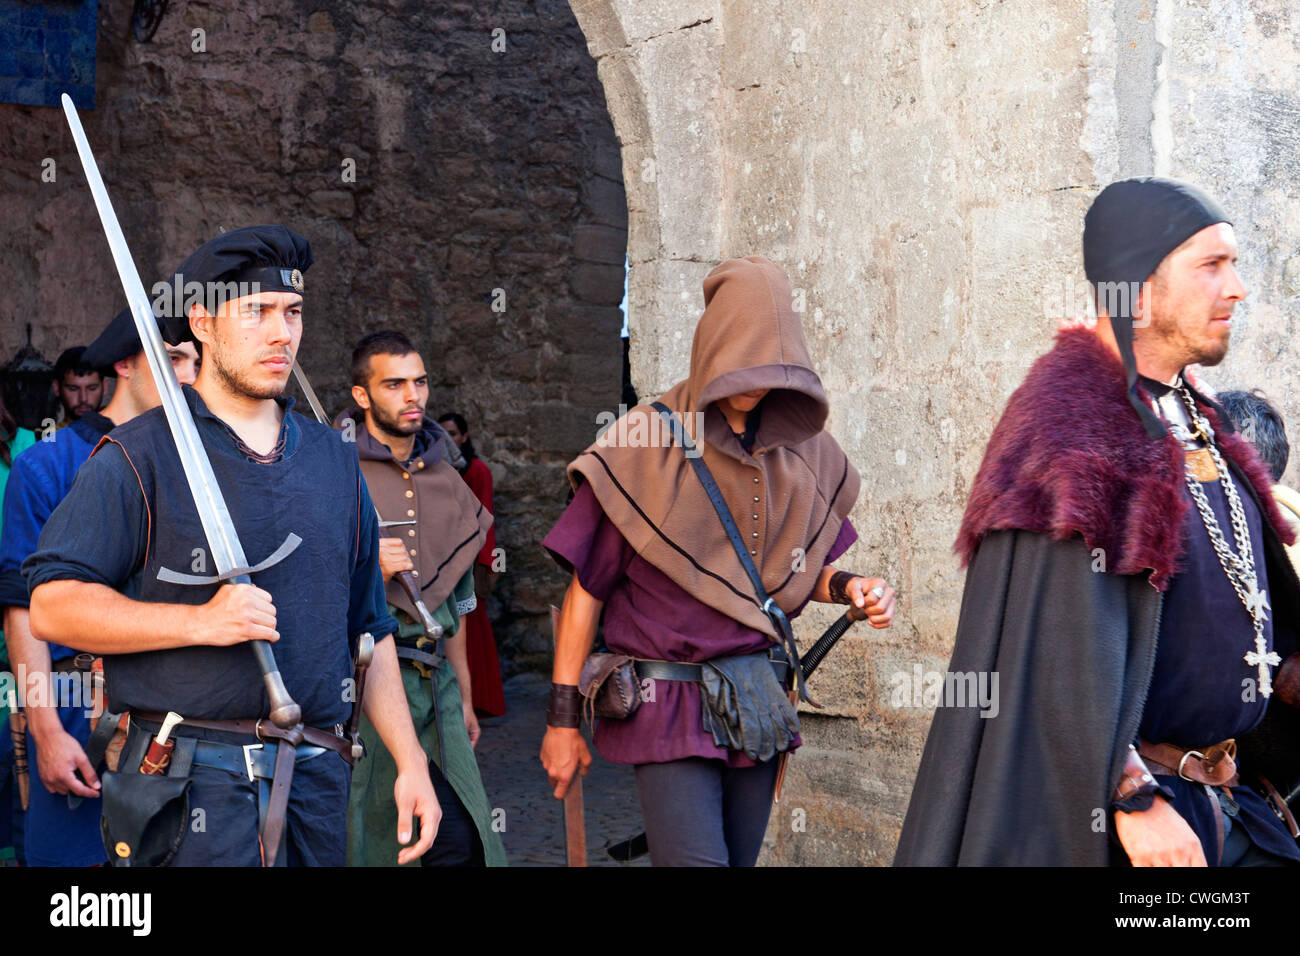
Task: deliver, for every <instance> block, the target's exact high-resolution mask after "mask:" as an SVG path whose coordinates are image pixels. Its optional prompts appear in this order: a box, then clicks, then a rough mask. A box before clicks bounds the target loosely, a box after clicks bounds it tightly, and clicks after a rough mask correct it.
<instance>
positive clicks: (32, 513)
mask: <svg viewBox="0 0 1300 956" xmlns="http://www.w3.org/2000/svg"><path fill="white" fill-rule="evenodd" d="M112 428H113V422H112V421H111V420H109V419H108V418H105V417H104V416H103V415H100V414H97V413H94V412H90V413H87V414H85V415H83V416H81V418H79V419H77V420H76V421H75V422H73V423H71V424H70V425H68V426H66V427H64V428H60V429H59V430H58V431H55V432H52V433H50V435H49V438H48V440H44V439H43V440H41V441H38V442H36V443H35V444H33V445H32V446H31V447H30V448H28V449H27V450H26V451H24V452H22V453H21V454H19V455H18V457H16V458H15V459H14V461H13V466H12V468H11V470H10V472H9V483H8V485H6V487H5V494H4V519H3V522H4V523H3V531H2V532H0V607H23V608H25V607H27V606H28V601H29V598H28V592H27V582H26V581H25V580H24V579H23V575H22V572H21V571H20V570H19V569H20V567H21V566H22V563H23V561H24V560H26V558H27V557H28V556H29V555H30V554H31V553H32V552H33V551H35V550H36V543H37V540H38V539H39V537H40V535H41V531H42V529H43V528H44V527H45V523H46V521H47V520H48V519H49V517H50V515H51V514H52V513H53V512H54V509H55V508H56V507H58V505H59V502H61V501H62V500H63V498H64V496H65V495H66V494H67V493H68V491H69V489H71V487H72V483H73V481H74V479H75V478H76V476H77V472H78V471H79V470H80V468H81V466H82V465H83V464H84V463H85V461H86V459H87V458H89V457H90V453H91V452H92V451H93V450H94V448H95V445H96V444H97V443H98V442H99V440H100V438H101V437H103V436H104V435H105V434H107V433H108V432H109V431H111V430H112ZM49 650H50V660H51V661H58V660H62V659H64V658H68V657H72V656H73V655H74V654H75V653H76V651H74V650H72V648H70V647H64V646H62V645H61V644H50V645H49ZM59 720H60V722H61V723H62V724H63V729H64V730H66V731H67V732H68V733H69V734H71V735H72V736H73V737H74V738H76V740H77V742H78V743H80V744H81V746H82V747H83V748H84V747H85V746H86V741H87V739H88V738H89V736H90V722H89V720H88V719H87V716H86V713H85V711H84V710H83V709H82V708H81V707H75V706H67V707H60V708H59ZM6 731H7V728H6ZM6 736H8V734H7V733H6ZM27 755H28V764H29V768H30V769H29V778H28V779H29V780H30V783H31V800H30V803H29V805H28V808H27V814H26V821H25V823H24V838H25V841H26V843H25V847H24V850H25V853H26V858H27V859H26V862H27V865H29V866H93V865H94V864H97V863H103V862H104V861H105V859H106V856H105V853H104V844H103V841H102V840H101V838H100V835H99V811H100V803H99V799H98V798H93V799H87V800H84V801H82V803H81V804H80V806H78V807H77V809H76V810H69V809H68V798H67V797H66V796H65V795H64V794H61V793H50V792H49V791H48V790H46V789H45V787H44V785H43V784H42V783H41V780H40V775H39V773H38V772H37V760H36V741H35V740H34V739H33V737H32V735H31V732H30V731H28V734H27Z"/></svg>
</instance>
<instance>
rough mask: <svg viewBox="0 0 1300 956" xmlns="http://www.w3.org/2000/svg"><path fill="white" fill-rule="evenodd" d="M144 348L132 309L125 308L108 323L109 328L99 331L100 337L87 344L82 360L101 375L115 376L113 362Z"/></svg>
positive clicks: (128, 356)
mask: <svg viewBox="0 0 1300 956" xmlns="http://www.w3.org/2000/svg"><path fill="white" fill-rule="evenodd" d="M142 348H144V346H143V345H141V344H140V333H139V332H137V331H136V328H135V321H134V320H133V319H132V318H131V310H130V309H129V308H128V309H123V310H122V311H121V312H119V313H117V315H115V316H114V317H113V321H112V322H110V323H108V328H106V329H104V331H103V332H100V333H99V338H97V339H95V341H93V342H91V343H90V344H89V345H87V346H86V350H85V351H84V352H82V353H81V361H82V364H85V365H89V366H90V367H91V368H93V369H96V370H97V371H98V372H99V374H100V375H103V376H105V377H106V378H115V377H117V372H116V371H114V370H113V363H114V362H120V361H121V360H122V359H124V358H130V357H131V356H132V355H134V354H135V353H136V352H139V351H140V350H141V349H142Z"/></svg>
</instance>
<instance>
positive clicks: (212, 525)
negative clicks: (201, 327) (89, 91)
mask: <svg viewBox="0 0 1300 956" xmlns="http://www.w3.org/2000/svg"><path fill="white" fill-rule="evenodd" d="M63 112H64V115H65V116H67V119H68V127H69V129H71V131H72V139H73V142H74V143H76V146H77V155H78V156H79V157H80V158H81V167H82V169H83V170H84V172H85V173H86V181H87V182H88V183H89V184H90V194H91V196H92V197H93V198H94V200H95V208H96V209H97V210H98V211H99V220H100V223H101V224H102V225H103V227H104V235H105V236H106V237H107V239H108V247H109V249H110V251H111V252H112V253H113V262H114V264H115V265H116V266H117V274H118V278H120V279H121V280H122V291H123V292H125V293H126V301H127V304H128V305H129V307H130V309H131V317H132V318H133V319H134V320H135V327H136V331H138V332H139V333H140V343H141V345H142V346H143V347H144V354H145V359H146V360H147V361H148V363H149V371H150V372H151V373H152V374H153V379H154V382H155V384H156V385H157V386H158V395H159V397H160V398H161V399H162V407H163V414H164V415H166V417H167V427H168V428H169V429H170V430H171V433H172V440H173V441H175V442H176V452H177V454H178V455H179V456H180V459H181V467H182V468H183V470H184V471H185V480H186V482H187V483H188V484H189V486H190V494H191V495H192V496H193V498H194V507H195V510H197V511H198V515H199V521H200V522H201V523H202V525H203V534H204V536H205V537H206V538H207V539H208V549H209V550H210V551H211V552H212V562H213V564H215V565H216V566H217V571H218V573H219V574H222V575H225V574H228V573H230V572H231V571H234V570H235V569H237V568H245V567H247V566H248V561H247V559H246V558H245V557H244V548H243V545H241V544H240V542H239V535H238V534H237V533H236V532H235V523H234V521H233V520H231V517H230V510H229V509H228V508H227V507H226V500H225V498H223V497H222V495H221V488H220V486H219V485H218V484H217V476H216V475H215V474H214V473H213V471H212V462H210V461H208V454H207V451H206V450H205V449H204V448H203V442H202V440H201V439H200V438H199V433H198V429H197V428H195V426H194V418H193V416H192V415H190V409H189V406H188V405H187V404H186V403H185V396H184V395H182V394H181V387H180V383H179V382H177V381H176V375H175V373H174V372H173V371H172V367H171V360H170V359H169V358H168V356H167V349H166V346H164V345H163V340H162V333H161V332H159V331H158V323H157V321H156V320H155V319H154V314H153V307H152V306H151V305H150V304H149V297H148V296H147V295H146V294H145V291H144V283H142V282H141V281H140V273H139V272H137V271H136V268H135V261H134V260H133V259H132V258H131V251H130V249H128V248H127V245H126V236H124V235H123V234H122V226H121V224H119V223H118V221H117V213H116V212H114V211H113V204H112V202H111V201H110V200H109V198H108V190H107V189H105V188H104V179H103V177H102V176H100V174H99V166H98V164H97V163H96V162H95V154H94V153H93V152H91V149H90V142H89V141H88V140H87V139H86V131H85V130H84V129H83V128H82V126H81V118H80V117H78V116H77V109H76V107H74V106H73V105H72V99H71V97H69V96H68V95H67V94H66V93H65V94H64V95H63ZM233 580H234V581H235V582H237V583H251V581H250V580H249V577H248V575H247V574H242V575H239V576H237V577H235V578H234V579H233ZM248 643H249V646H250V648H251V649H252V651H253V656H254V657H255V658H256V659H257V666H258V669H259V670H260V671H261V673H262V679H263V681H264V683H265V685H266V692H267V696H268V697H269V699H270V702H271V720H272V722H273V723H275V724H276V726H278V727H284V728H288V727H293V726H294V725H296V724H297V723H299V722H300V721H301V719H302V709H301V708H300V707H299V706H298V705H297V704H295V703H294V702H293V698H291V697H290V696H289V692H288V691H287V690H286V689H285V686H284V679H283V678H282V677H281V676H280V670H279V668H278V667H277V666H276V663H275V656H274V654H273V653H272V652H271V645H270V644H268V643H267V642H266V641H249V642H248Z"/></svg>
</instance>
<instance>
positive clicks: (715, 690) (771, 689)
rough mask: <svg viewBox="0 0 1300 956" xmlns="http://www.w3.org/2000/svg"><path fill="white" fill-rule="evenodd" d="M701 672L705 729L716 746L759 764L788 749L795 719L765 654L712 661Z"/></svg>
mask: <svg viewBox="0 0 1300 956" xmlns="http://www.w3.org/2000/svg"><path fill="white" fill-rule="evenodd" d="M701 667H702V670H701V675H700V700H701V710H702V712H703V719H704V729H705V730H707V731H709V732H710V733H711V734H712V735H713V742H714V743H715V744H717V745H718V746H719V747H726V748H727V749H728V750H739V751H741V752H743V753H744V754H745V756H747V757H749V758H750V759H751V760H758V761H767V760H771V759H772V757H774V756H775V755H776V754H778V753H782V752H784V751H786V750H789V749H790V744H791V743H793V742H794V735H795V734H797V733H798V732H799V715H798V714H797V713H796V712H795V709H794V705H793V704H792V703H791V702H790V697H789V695H788V694H787V693H786V691H785V689H784V688H783V687H782V686H781V684H780V683H779V682H778V681H777V679H776V674H775V672H774V671H773V670H772V661H771V659H770V658H769V657H768V655H767V654H766V653H758V654H745V655H741V656H737V657H715V658H713V659H712V660H709V661H705V662H704V663H703V664H702V665H701Z"/></svg>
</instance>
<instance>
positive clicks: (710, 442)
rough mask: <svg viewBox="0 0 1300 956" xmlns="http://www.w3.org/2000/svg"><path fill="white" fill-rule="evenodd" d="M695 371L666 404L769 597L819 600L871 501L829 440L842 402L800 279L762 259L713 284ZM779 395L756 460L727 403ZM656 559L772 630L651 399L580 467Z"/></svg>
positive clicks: (608, 508)
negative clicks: (809, 328)
mask: <svg viewBox="0 0 1300 956" xmlns="http://www.w3.org/2000/svg"><path fill="white" fill-rule="evenodd" d="M704 302H705V308H704V314H703V316H701V318H700V322H699V324H698V325H697V326H696V329H695V340H694V344H693V345H692V348H691V374H690V377H689V378H687V379H686V380H685V381H683V382H679V383H678V384H677V385H675V386H673V387H672V388H671V389H669V390H668V391H667V392H666V393H665V394H664V395H663V397H662V398H661V399H660V401H662V402H663V403H664V404H665V405H667V406H668V407H669V408H670V409H672V410H674V411H676V412H678V413H679V414H680V415H681V417H682V418H683V420H684V421H685V422H686V428H687V431H688V432H689V433H690V435H691V437H692V438H693V439H694V441H695V443H696V444H697V445H698V446H700V447H701V448H702V449H703V454H704V461H705V464H707V465H708V466H709V470H710V471H711V472H712V473H713V476H714V478H715V479H716V480H717V482H718V486H719V488H721V490H722V492H723V495H724V497H725V498H726V501H727V504H728V506H729V508H730V510H731V513H732V516H733V517H734V518H735V519H736V524H737V526H738V527H739V529H740V532H741V535H742V537H743V538H744V540H745V543H746V544H747V545H749V546H750V547H751V549H752V550H753V551H756V552H757V554H755V555H753V558H754V563H755V564H756V565H757V567H758V569H759V573H760V574H761V575H762V577H763V584H764V586H765V587H766V588H767V590H768V593H769V594H771V596H772V597H774V598H775V599H776V601H777V603H778V604H780V605H781V607H782V608H783V609H785V610H786V611H792V610H794V609H795V608H797V607H798V606H799V605H801V604H802V603H803V602H804V601H805V600H806V599H807V598H808V596H809V594H810V593H811V592H812V589H813V586H814V585H815V584H816V582H817V576H818V574H819V573H820V571H821V568H822V566H823V564H824V561H825V557H826V554H827V552H828V551H829V549H830V546H831V544H832V543H833V542H834V540H835V538H836V536H837V535H838V533H839V530H840V525H841V524H842V523H843V520H844V518H845V517H847V516H848V513H849V511H850V510H851V509H852V507H853V503H854V501H855V500H856V499H857V496H858V487H859V478H858V473H857V471H856V470H855V469H854V468H853V466H852V465H851V464H849V461H848V458H847V457H846V456H845V454H844V452H843V451H842V450H841V449H840V447H839V445H838V444H837V443H836V442H835V439H834V438H832V437H831V436H830V435H829V434H828V433H827V432H825V431H823V430H822V428H823V426H824V425H825V423H826V417H827V414H828V412H829V405H828V403H827V400H826V393H825V390H824V389H823V388H822V384H821V380H820V379H819V378H818V377H817V373H816V372H814V371H813V369H812V362H811V360H810V359H809V357H808V347H807V344H806V343H805V341H804V337H803V328H802V326H801V324H800V321H799V316H798V314H797V313H796V312H795V311H794V309H793V303H792V294H791V289H790V283H789V280H788V279H787V278H786V276H785V274H784V273H783V272H782V271H781V269H780V268H778V267H777V266H776V265H775V264H773V263H772V262H769V261H768V260H766V259H762V258H759V257H750V258H746V259H731V260H728V261H727V262H724V263H722V265H720V266H718V267H717V268H716V269H714V270H713V271H712V272H710V273H709V275H708V276H707V277H706V278H705V280H704ZM757 389H770V391H769V392H768V394H767V396H766V397H764V399H763V402H762V404H761V406H760V407H761V419H760V424H759V428H758V432H757V436H756V440H755V443H754V450H753V453H752V454H749V453H747V452H745V450H744V449H743V448H742V447H741V446H740V443H739V442H737V441H736V439H735V437H734V435H733V434H732V432H731V429H730V427H729V426H728V425H727V421H726V419H725V417H724V416H723V414H722V412H721V410H720V409H718V408H717V406H716V404H715V403H716V402H717V401H718V399H721V398H726V397H728V396H730V395H736V394H739V393H741V392H749V391H754V390H757ZM569 478H570V481H571V482H572V483H573V485H574V487H575V488H576V487H577V486H578V485H579V484H580V483H581V482H582V481H583V480H586V481H589V482H590V483H591V486H592V490H593V491H594V492H595V494H596V497H597V499H598V500H599V501H600V504H601V507H602V509H603V510H604V512H605V514H606V515H607V516H608V517H609V519H610V520H611V521H613V522H614V524H615V526H616V527H617V528H618V529H619V531H620V532H621V533H622V535H623V537H624V538H626V539H627V541H628V543H629V544H631V545H632V547H633V548H634V549H635V550H636V551H637V553H638V554H640V555H641V556H642V557H643V558H645V559H646V560H647V561H649V562H650V563H651V564H653V565H654V566H655V567H656V568H658V569H659V570H660V571H663V572H664V573H665V574H666V575H667V576H668V577H669V578H671V579H672V580H673V581H674V582H676V583H677V584H678V585H680V586H681V587H682V588H683V589H685V590H686V591H687V592H689V593H690V594H692V595H693V596H694V597H696V598H697V599H699V600H701V601H703V602H705V603H707V604H709V605H711V606H713V607H716V608H718V609H719V610H721V611H723V612H724V613H725V614H727V615H728V616H730V617H732V618H734V619H736V620H738V621H740V622H741V623H743V624H746V625H748V626H750V627H753V628H754V629H755V630H759V631H763V632H764V633H767V634H769V635H773V634H774V632H773V629H772V626H771V623H770V622H769V621H768V619H767V616H766V615H765V614H763V613H762V611H761V609H760V607H759V602H758V600H757V598H756V597H755V596H754V589H753V587H752V586H751V584H750V583H749V579H748V578H747V577H746V575H745V572H744V569H743V568H742V566H741V564H740V561H739V559H738V558H737V557H736V554H735V551H734V550H733V549H732V546H731V543H730V542H729V541H728V540H727V536H726V533H725V532H724V531H723V529H722V524H721V522H720V521H719V520H718V518H717V515H716V514H715V513H714V510H713V506H712V504H711V503H710V502H709V499H708V496H707V495H706V494H705V492H704V489H703V488H702V487H701V485H700V482H699V479H698V478H697V477H696V476H695V472H694V470H693V469H692V468H691V465H690V462H689V461H688V460H687V458H686V456H685V453H684V451H683V450H682V449H681V448H680V447H676V446H674V445H673V443H672V440H671V437H670V432H669V431H668V430H667V428H666V426H665V425H664V424H663V422H662V420H661V419H660V417H659V415H658V413H657V412H655V410H654V409H653V408H651V407H650V406H649V405H638V406H637V407H636V408H633V409H631V410H630V411H628V412H627V414H625V415H624V416H623V417H622V418H620V419H619V420H618V421H617V422H615V423H614V425H612V426H611V427H610V428H609V429H607V430H606V431H605V432H604V433H603V434H602V435H601V436H600V437H599V438H598V439H597V440H596V442H595V443H593V444H592V445H591V446H590V447H589V448H588V449H587V450H586V451H584V452H583V453H582V454H581V455H579V456H578V457H577V459H575V460H574V461H573V462H572V463H571V464H570V465H569Z"/></svg>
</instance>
